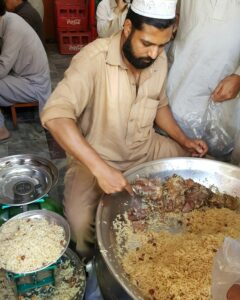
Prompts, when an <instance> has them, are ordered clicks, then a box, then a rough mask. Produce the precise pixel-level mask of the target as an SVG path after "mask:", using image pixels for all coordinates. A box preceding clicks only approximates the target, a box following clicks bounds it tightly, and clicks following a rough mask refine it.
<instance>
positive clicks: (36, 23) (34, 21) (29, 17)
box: [5, 0, 44, 42]
mask: <svg viewBox="0 0 240 300" xmlns="http://www.w3.org/2000/svg"><path fill="white" fill-rule="evenodd" d="M5 3H6V8H7V10H8V11H10V12H14V13H16V14H18V15H19V16H20V17H22V18H23V19H24V20H25V21H26V22H27V23H28V24H29V25H30V26H32V28H33V29H34V30H35V31H36V33H37V35H38V36H39V38H40V40H41V41H42V42H43V41H44V40H43V22H42V19H41V17H40V15H39V13H38V12H37V11H36V9H35V8H34V7H33V6H32V5H31V4H30V3H29V2H28V0H5Z"/></svg>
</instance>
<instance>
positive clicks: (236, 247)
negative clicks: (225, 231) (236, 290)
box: [212, 237, 240, 300]
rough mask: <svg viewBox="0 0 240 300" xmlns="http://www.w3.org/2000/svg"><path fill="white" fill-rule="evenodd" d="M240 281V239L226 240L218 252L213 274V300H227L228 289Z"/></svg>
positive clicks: (228, 238)
mask: <svg viewBox="0 0 240 300" xmlns="http://www.w3.org/2000/svg"><path fill="white" fill-rule="evenodd" d="M239 280H240V239H238V240H234V239H232V238H230V237H227V238H225V240H224V243H223V245H222V247H221V248H220V249H219V250H218V252H217V254H216V256H215V258H214V262H213V272H212V297H213V300H226V299H227V297H226V295H227V291H228V289H229V288H230V287H231V286H232V285H233V284H234V283H235V282H236V281H239Z"/></svg>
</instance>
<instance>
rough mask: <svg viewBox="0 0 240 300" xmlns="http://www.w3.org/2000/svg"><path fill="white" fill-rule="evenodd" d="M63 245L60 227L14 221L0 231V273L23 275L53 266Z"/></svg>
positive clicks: (27, 221) (29, 220) (41, 221)
mask: <svg viewBox="0 0 240 300" xmlns="http://www.w3.org/2000/svg"><path fill="white" fill-rule="evenodd" d="M65 244H66V240H65V234H64V230H63V228H62V227H61V226H59V225H56V224H51V223H49V222H48V221H47V220H45V219H15V220H12V221H9V222H7V223H5V224H4V225H2V226H1V228H0V269H1V268H3V269H5V270H8V271H11V272H14V273H25V272H30V271H35V270H36V269H39V268H42V267H44V266H46V265H48V264H50V263H53V262H55V261H56V260H57V259H58V258H59V256H60V255H61V253H62V251H63V249H64V246H65Z"/></svg>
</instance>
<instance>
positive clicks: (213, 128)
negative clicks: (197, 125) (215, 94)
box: [202, 98, 234, 157]
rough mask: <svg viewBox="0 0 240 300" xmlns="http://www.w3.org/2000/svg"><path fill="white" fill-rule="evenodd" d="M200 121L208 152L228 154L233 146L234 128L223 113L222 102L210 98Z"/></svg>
mask: <svg viewBox="0 0 240 300" xmlns="http://www.w3.org/2000/svg"><path fill="white" fill-rule="evenodd" d="M230 121H231V120H230ZM202 123H203V128H204V129H203V133H202V138H203V139H204V140H205V141H206V142H207V144H208V147H209V153H210V154H211V155H213V156H215V157H223V156H226V155H229V154H230V153H231V152H232V151H233V147H234V130H233V129H231V128H230V127H229V126H228V124H227V121H226V118H225V117H224V115H223V109H222V103H216V102H213V101H212V99H211V98H210V99H209V101H208V107H207V110H206V112H205V115H204V116H203V120H202Z"/></svg>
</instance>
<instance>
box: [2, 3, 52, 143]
mask: <svg viewBox="0 0 240 300" xmlns="http://www.w3.org/2000/svg"><path fill="white" fill-rule="evenodd" d="M0 38H1V39H2V49H1V54H0V107H1V106H11V105H12V104H14V103H18V102H19V103H21V102H24V103H25V102H33V101H36V100H37V101H39V109H40V110H41V109H42V108H43V105H44V104H45V102H46V100H47V98H48V97H49V95H50V93H51V81H50V73H49V67H48V59H47V55H46V52H45V50H44V48H43V45H42V43H41V41H40V39H39V38H38V36H37V34H36V32H35V31H34V30H33V29H32V28H31V27H30V26H29V25H28V24H27V23H26V22H25V21H24V20H23V19H22V18H21V17H19V16H18V15H16V14H13V13H9V12H6V7H5V0H0ZM9 135H10V133H9V131H8V130H7V128H6V127H5V126H4V117H3V115H2V113H1V112H0V141H3V140H5V139H7V138H8V137H9Z"/></svg>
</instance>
